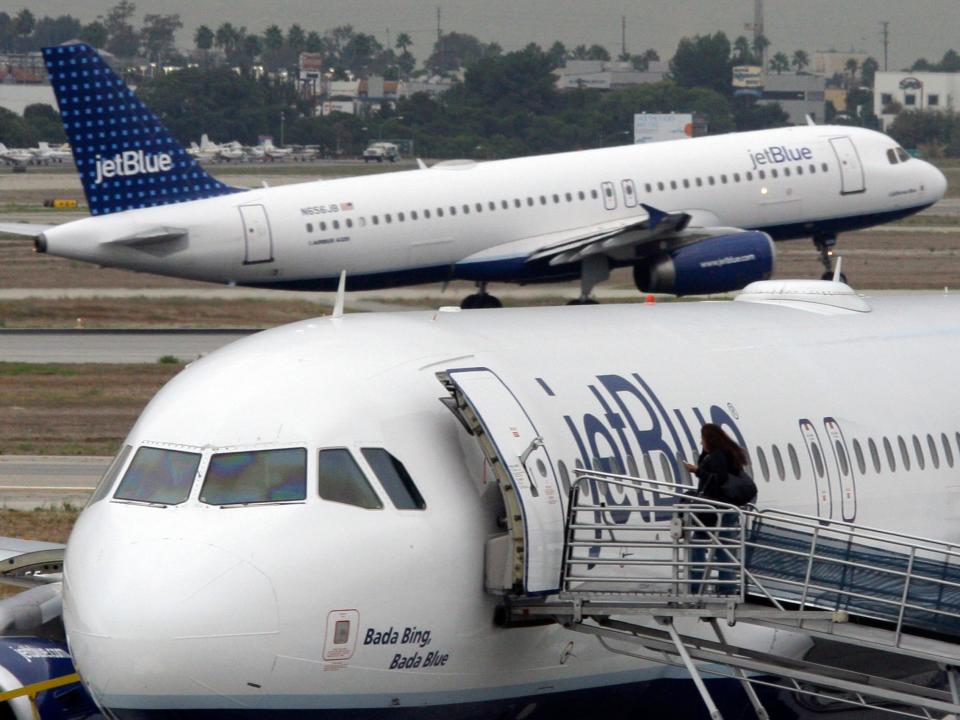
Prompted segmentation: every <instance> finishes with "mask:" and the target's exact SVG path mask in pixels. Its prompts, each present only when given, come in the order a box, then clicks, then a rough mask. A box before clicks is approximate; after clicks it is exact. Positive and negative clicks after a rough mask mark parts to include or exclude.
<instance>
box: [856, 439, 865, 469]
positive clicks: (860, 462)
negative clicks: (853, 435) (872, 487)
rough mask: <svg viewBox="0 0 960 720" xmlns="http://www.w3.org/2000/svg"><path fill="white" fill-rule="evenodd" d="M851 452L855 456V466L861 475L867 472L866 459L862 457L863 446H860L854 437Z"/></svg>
mask: <svg viewBox="0 0 960 720" xmlns="http://www.w3.org/2000/svg"><path fill="white" fill-rule="evenodd" d="M853 454H854V455H856V457H857V467H858V468H860V474H861V475H863V474H864V473H865V472H867V461H866V459H865V458H864V457H863V448H861V447H860V441H859V440H856V439H854V441H853Z"/></svg>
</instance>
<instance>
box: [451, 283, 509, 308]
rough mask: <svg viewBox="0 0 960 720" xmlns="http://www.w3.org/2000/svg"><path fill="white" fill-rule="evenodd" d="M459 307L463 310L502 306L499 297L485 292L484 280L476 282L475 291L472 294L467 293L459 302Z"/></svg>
mask: <svg viewBox="0 0 960 720" xmlns="http://www.w3.org/2000/svg"><path fill="white" fill-rule="evenodd" d="M460 307H461V308H462V309H464V310H481V309H485V308H498V307H503V303H502V302H500V299H499V298H497V297H495V296H493V295H491V294H490V293H488V292H487V284H486V283H485V282H478V283H477V292H476V293H474V294H473V295H467V296H466V297H465V298H464V299H463V300H462V301H461V302H460Z"/></svg>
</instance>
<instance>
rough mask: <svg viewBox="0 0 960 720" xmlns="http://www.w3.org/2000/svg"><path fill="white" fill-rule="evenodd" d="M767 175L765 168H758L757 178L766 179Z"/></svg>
mask: <svg viewBox="0 0 960 720" xmlns="http://www.w3.org/2000/svg"><path fill="white" fill-rule="evenodd" d="M766 177H767V173H765V172H764V171H763V170H757V178H758V179H760V180H765V179H766Z"/></svg>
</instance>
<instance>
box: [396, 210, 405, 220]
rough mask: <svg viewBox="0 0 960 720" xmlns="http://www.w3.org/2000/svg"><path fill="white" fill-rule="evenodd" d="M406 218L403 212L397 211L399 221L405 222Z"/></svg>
mask: <svg viewBox="0 0 960 720" xmlns="http://www.w3.org/2000/svg"><path fill="white" fill-rule="evenodd" d="M404 220H405V218H404V215H403V213H402V212H400V213H397V222H403V221H404Z"/></svg>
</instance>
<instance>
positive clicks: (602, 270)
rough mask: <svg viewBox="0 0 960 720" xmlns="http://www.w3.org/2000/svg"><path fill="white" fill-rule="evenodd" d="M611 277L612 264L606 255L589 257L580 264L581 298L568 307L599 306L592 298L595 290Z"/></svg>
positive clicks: (572, 301) (569, 303) (571, 302)
mask: <svg viewBox="0 0 960 720" xmlns="http://www.w3.org/2000/svg"><path fill="white" fill-rule="evenodd" d="M608 277H610V263H609V262H608V261H607V256H606V255H588V256H587V257H585V258H584V259H583V260H582V261H581V262H580V297H578V298H577V299H576V300H571V301H570V302H568V303H567V305H597V304H598V303H597V301H596V300H595V299H594V298H592V297H590V293H592V292H593V288H594V287H596V286H597V285H598V284H599V283H602V282H603V281H604V280H606V279H607V278H608Z"/></svg>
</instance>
